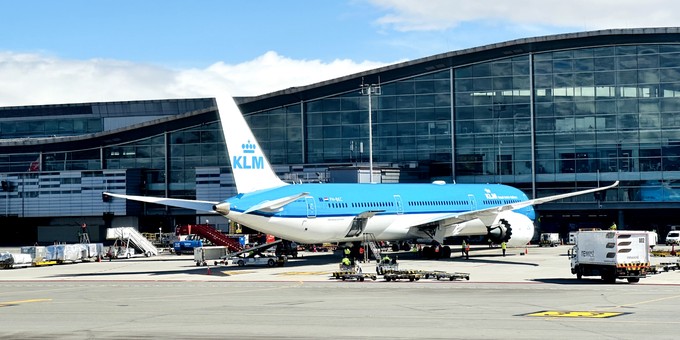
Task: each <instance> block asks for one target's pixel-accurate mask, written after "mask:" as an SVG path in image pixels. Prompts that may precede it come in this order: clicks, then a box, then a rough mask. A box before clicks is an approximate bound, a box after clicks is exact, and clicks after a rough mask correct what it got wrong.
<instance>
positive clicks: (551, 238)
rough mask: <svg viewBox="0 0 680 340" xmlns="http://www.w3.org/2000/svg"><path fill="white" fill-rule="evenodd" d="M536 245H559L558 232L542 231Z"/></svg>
mask: <svg viewBox="0 0 680 340" xmlns="http://www.w3.org/2000/svg"><path fill="white" fill-rule="evenodd" d="M538 245H539V246H540V247H557V246H559V245H560V234H558V233H542V234H541V237H540V239H539V242H538Z"/></svg>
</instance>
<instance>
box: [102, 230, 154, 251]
mask: <svg viewBox="0 0 680 340" xmlns="http://www.w3.org/2000/svg"><path fill="white" fill-rule="evenodd" d="M106 239H107V240H121V242H124V243H125V244H127V245H129V244H132V245H133V246H134V247H136V248H138V249H139V250H141V251H142V253H143V254H145V255H147V256H149V255H158V248H156V247H155V246H154V245H153V244H152V243H151V242H150V241H149V240H147V239H146V237H144V236H142V234H140V233H139V231H137V229H135V228H131V227H120V228H108V229H106Z"/></svg>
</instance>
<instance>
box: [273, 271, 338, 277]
mask: <svg viewBox="0 0 680 340" xmlns="http://www.w3.org/2000/svg"><path fill="white" fill-rule="evenodd" d="M330 274H331V272H327V271H321V272H283V273H276V274H274V275H291V276H294V275H330Z"/></svg>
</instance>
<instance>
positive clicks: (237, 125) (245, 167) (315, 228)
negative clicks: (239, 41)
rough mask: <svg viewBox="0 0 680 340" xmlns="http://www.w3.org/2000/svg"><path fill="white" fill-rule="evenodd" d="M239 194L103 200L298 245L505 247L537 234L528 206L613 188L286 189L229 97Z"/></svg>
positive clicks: (226, 125) (223, 111) (227, 134)
mask: <svg viewBox="0 0 680 340" xmlns="http://www.w3.org/2000/svg"><path fill="white" fill-rule="evenodd" d="M217 103H218V109H219V115H220V121H221V124H222V130H223V133H224V139H225V141H226V144H227V150H228V153H229V155H230V156H231V158H230V160H231V166H232V170H233V174H234V179H235V182H236V189H237V191H238V195H236V196H234V197H231V198H228V199H226V200H224V201H222V202H209V201H194V200H183V199H173V198H157V197H147V196H132V195H122V194H114V193H104V194H105V195H109V196H113V197H119V198H125V199H130V200H135V201H141V202H148V203H157V204H162V205H168V206H173V207H180V208H187V209H193V210H197V211H205V212H210V213H217V214H220V215H223V216H225V217H227V218H228V219H230V220H232V221H234V222H237V223H239V224H242V225H245V226H248V227H250V228H252V229H254V230H257V231H260V232H262V233H266V234H271V235H274V236H276V237H280V238H282V239H285V240H290V241H295V242H299V243H306V244H310V243H323V242H355V241H362V239H363V235H364V234H366V233H370V234H373V235H374V237H375V239H376V240H378V241H381V240H385V241H401V240H413V239H419V240H421V241H422V240H426V241H428V242H432V241H437V242H439V243H440V244H442V243H443V240H444V238H446V237H450V236H477V235H482V236H486V237H488V238H489V239H491V240H493V241H495V242H497V243H500V242H501V241H505V242H507V245H508V246H509V247H513V246H514V247H518V246H525V245H526V244H527V243H528V242H529V241H530V240H531V238H532V237H533V236H534V222H533V220H534V219H535V212H534V209H533V205H536V204H541V203H545V202H550V201H554V200H559V199H563V198H567V197H572V196H578V195H583V194H588V193H593V192H596V191H600V190H606V189H610V188H613V187H615V186H617V185H618V181H617V182H616V183H614V184H612V185H609V186H606V187H601V188H593V189H589V190H582V191H577V192H573V193H567V194H561V195H554V196H549V197H544V198H537V199H529V198H528V197H527V196H526V195H525V194H524V193H523V192H522V191H520V190H519V189H516V188H513V187H510V186H507V185H501V184H445V183H443V182H439V181H437V182H434V183H431V184H372V183H360V184H355V183H352V184H288V183H285V182H283V181H281V180H280V179H279V178H278V177H277V176H276V174H275V172H274V171H273V170H272V168H271V165H270V164H269V161H268V160H267V158H266V157H265V156H264V154H263V152H262V149H261V148H260V146H259V145H258V142H257V140H255V137H254V135H253V134H252V132H251V130H250V128H249V127H248V125H247V123H246V121H245V120H244V118H243V116H242V114H241V112H240V110H239V108H238V107H237V106H236V103H235V102H234V101H233V99H232V98H230V97H226V98H217Z"/></svg>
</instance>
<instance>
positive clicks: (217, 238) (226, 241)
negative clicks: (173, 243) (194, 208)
mask: <svg viewBox="0 0 680 340" xmlns="http://www.w3.org/2000/svg"><path fill="white" fill-rule="evenodd" d="M175 233H176V234H177V235H188V234H194V235H198V236H200V237H202V238H204V239H206V240H208V241H210V242H211V243H212V244H214V245H216V246H224V247H227V250H228V251H229V252H238V251H241V250H243V247H242V246H241V244H240V243H239V242H238V241H237V240H235V239H233V238H231V237H229V236H227V235H224V234H223V233H222V232H220V231H219V230H217V229H215V228H213V227H211V226H210V225H208V224H188V225H182V226H179V227H177V230H176V231H175Z"/></svg>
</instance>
